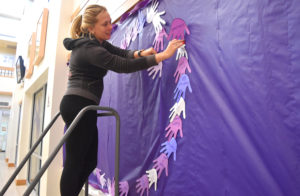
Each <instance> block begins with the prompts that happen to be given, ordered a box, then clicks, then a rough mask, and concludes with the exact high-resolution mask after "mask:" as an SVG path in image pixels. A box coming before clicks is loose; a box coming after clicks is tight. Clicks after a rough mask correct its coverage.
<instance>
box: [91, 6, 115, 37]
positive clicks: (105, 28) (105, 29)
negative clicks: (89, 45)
mask: <svg viewBox="0 0 300 196" xmlns="http://www.w3.org/2000/svg"><path fill="white" fill-rule="evenodd" d="M96 18H97V23H96V24H95V25H94V27H91V28H90V32H91V33H93V34H94V36H95V37H96V38H97V39H98V40H99V41H101V42H102V41H103V40H108V39H110V36H111V31H112V25H111V18H110V15H109V14H108V12H107V11H103V12H100V13H99V14H98V15H97V17H96Z"/></svg>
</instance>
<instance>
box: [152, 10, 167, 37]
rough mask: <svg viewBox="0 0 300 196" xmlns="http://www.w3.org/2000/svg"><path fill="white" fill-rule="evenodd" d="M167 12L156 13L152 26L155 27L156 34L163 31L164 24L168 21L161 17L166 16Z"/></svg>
mask: <svg viewBox="0 0 300 196" xmlns="http://www.w3.org/2000/svg"><path fill="white" fill-rule="evenodd" d="M165 13H166V12H165V11H162V12H159V13H156V14H155V15H154V17H153V20H152V24H153V26H154V31H155V33H156V34H158V33H159V32H160V31H161V30H162V28H163V27H162V24H163V25H165V24H166V21H165V20H164V19H162V18H161V15H164V14H165Z"/></svg>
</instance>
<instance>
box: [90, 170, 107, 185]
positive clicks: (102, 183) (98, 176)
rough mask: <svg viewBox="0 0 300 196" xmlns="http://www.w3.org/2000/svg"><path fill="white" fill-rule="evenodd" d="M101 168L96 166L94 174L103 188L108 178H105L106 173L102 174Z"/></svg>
mask: <svg viewBox="0 0 300 196" xmlns="http://www.w3.org/2000/svg"><path fill="white" fill-rule="evenodd" d="M100 172H101V170H100V169H98V168H95V169H94V171H93V174H94V175H95V176H96V177H97V180H98V182H99V183H100V185H101V187H102V188H103V187H104V186H105V185H106V179H105V178H104V176H105V173H103V174H102V175H101V174H100Z"/></svg>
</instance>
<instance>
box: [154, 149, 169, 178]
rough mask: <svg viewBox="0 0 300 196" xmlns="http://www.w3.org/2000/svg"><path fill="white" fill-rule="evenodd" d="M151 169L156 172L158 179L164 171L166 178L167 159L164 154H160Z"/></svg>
mask: <svg viewBox="0 0 300 196" xmlns="http://www.w3.org/2000/svg"><path fill="white" fill-rule="evenodd" d="M153 163H154V166H153V168H154V169H156V171H158V178H159V177H160V175H161V173H162V171H163V170H164V169H165V173H166V176H168V157H167V155H166V154H165V153H161V154H160V156H159V157H158V158H157V159H155V160H154V161H153Z"/></svg>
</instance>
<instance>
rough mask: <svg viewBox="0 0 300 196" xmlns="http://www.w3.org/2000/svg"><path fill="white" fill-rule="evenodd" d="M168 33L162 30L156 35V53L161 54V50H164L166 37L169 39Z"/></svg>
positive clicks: (154, 43)
mask: <svg viewBox="0 0 300 196" xmlns="http://www.w3.org/2000/svg"><path fill="white" fill-rule="evenodd" d="M167 36H168V35H167V33H166V31H165V29H164V28H162V30H161V31H160V32H159V33H158V34H156V36H155V39H154V42H153V45H154V50H155V51H156V52H159V50H163V49H164V37H166V38H167Z"/></svg>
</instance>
